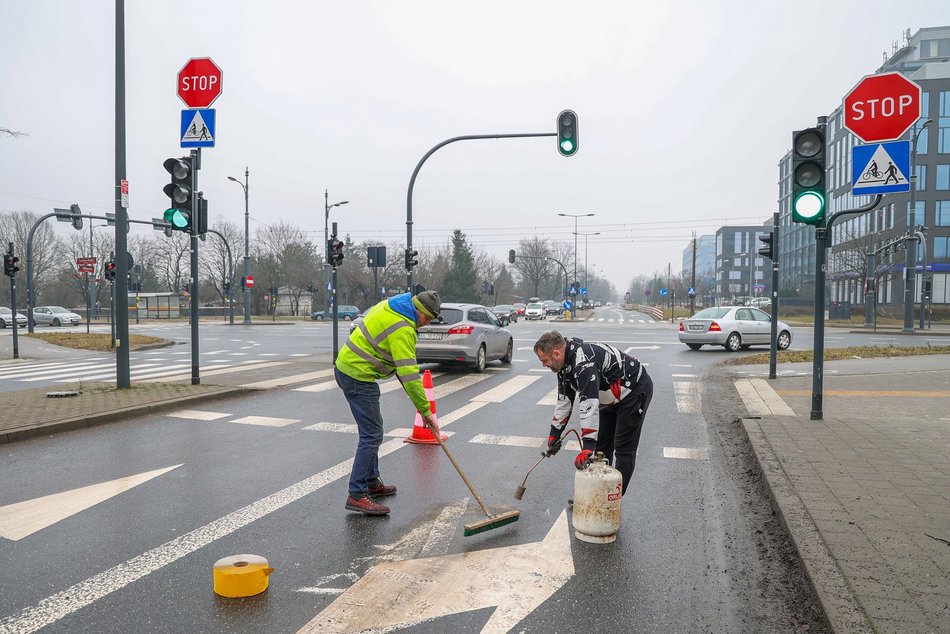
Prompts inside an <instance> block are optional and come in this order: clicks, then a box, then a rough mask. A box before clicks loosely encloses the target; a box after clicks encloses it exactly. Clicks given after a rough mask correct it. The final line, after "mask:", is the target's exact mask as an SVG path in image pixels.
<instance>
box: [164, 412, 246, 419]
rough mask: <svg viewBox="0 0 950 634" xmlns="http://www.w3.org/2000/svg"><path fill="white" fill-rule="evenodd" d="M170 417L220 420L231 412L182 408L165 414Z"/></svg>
mask: <svg viewBox="0 0 950 634" xmlns="http://www.w3.org/2000/svg"><path fill="white" fill-rule="evenodd" d="M165 415H166V416H168V417H170V418H186V419H188V420H218V419H220V418H227V417H228V416H230V415H231V414H223V413H221V412H202V411H199V410H196V409H180V410H178V411H177V412H171V413H170V414H165Z"/></svg>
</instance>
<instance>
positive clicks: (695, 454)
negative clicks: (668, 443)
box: [663, 447, 709, 460]
mask: <svg viewBox="0 0 950 634" xmlns="http://www.w3.org/2000/svg"><path fill="white" fill-rule="evenodd" d="M663 457H664V458H679V459H682V460H708V459H709V451H708V450H706V449H695V448H692V447H663Z"/></svg>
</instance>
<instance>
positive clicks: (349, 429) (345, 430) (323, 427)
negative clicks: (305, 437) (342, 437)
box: [304, 423, 359, 434]
mask: <svg viewBox="0 0 950 634" xmlns="http://www.w3.org/2000/svg"><path fill="white" fill-rule="evenodd" d="M304 429H306V430H309V431H332V432H337V433H342V434H358V433H359V428H358V427H357V426H356V425H354V424H346V423H314V424H313V425H308V426H307V427H304Z"/></svg>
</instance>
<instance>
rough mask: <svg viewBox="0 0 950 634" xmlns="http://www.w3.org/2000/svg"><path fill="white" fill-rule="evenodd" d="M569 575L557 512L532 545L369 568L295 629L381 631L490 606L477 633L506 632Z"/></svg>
mask: <svg viewBox="0 0 950 634" xmlns="http://www.w3.org/2000/svg"><path fill="white" fill-rule="evenodd" d="M573 576H574V559H573V555H572V553H571V539H570V532H569V530H568V526H567V513H566V512H564V511H562V512H561V514H560V515H559V516H558V518H557V520H555V522H554V525H553V526H552V527H551V529H550V530H549V531H548V534H547V536H545V538H544V539H543V540H542V541H540V542H533V543H529V544H519V545H517V546H507V547H503V548H489V549H486V550H476V551H470V552H464V553H458V554H453V555H444V556H441V557H427V558H423V559H410V560H406V561H395V562H386V563H382V564H378V565H376V566H373V567H372V568H370V570H369V571H368V572H367V573H366V575H364V576H363V578H362V579H360V580H359V581H358V582H356V583H355V584H353V585H352V586H351V587H350V588H349V589H347V591H346V592H344V593H343V594H342V595H340V596H339V597H337V599H336V600H334V601H333V603H331V604H330V605H329V606H327V608H326V609H324V610H323V611H322V612H320V613H319V614H318V615H317V616H316V617H314V619H313V620H311V621H310V622H309V623H307V624H306V625H305V626H304V627H302V628H301V629H300V630H299V634H304V633H310V632H326V631H331V630H332V631H336V632H357V631H366V630H371V631H375V632H381V631H385V632H389V631H392V630H394V629H396V628H397V627H400V626H404V625H406V624H408V623H422V622H426V621H429V620H432V619H436V618H438V617H440V616H446V615H449V614H459V613H463V612H472V611H475V610H481V609H484V608H490V607H494V608H495V610H493V612H492V615H491V617H490V618H489V619H488V621H487V623H485V625H484V627H483V628H482V631H483V632H507V631H509V630H511V629H512V628H513V627H514V626H515V625H516V624H517V623H518V622H520V621H521V620H522V619H523V618H524V617H526V616H527V615H528V614H531V612H533V611H534V610H535V609H537V607H538V606H540V605H541V604H542V603H544V601H546V600H547V599H548V598H549V597H550V596H551V595H553V594H554V593H555V592H557V591H558V590H559V589H560V588H561V587H562V586H563V585H564V584H565V583H567V582H568V581H569V580H570V579H571V577H573ZM409 597H411V600H409V599H408V598H409ZM428 629H431V628H428Z"/></svg>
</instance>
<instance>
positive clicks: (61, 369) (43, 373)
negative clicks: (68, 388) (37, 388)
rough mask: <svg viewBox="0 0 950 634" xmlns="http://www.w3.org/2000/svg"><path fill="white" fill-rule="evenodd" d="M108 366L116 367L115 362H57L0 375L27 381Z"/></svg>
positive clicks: (4, 377) (5, 377)
mask: <svg viewBox="0 0 950 634" xmlns="http://www.w3.org/2000/svg"><path fill="white" fill-rule="evenodd" d="M108 367H114V364H112V363H103V362H96V363H84V364H73V365H69V364H62V363H57V364H54V366H52V367H51V366H46V367H43V368H37V367H35V366H34V367H33V368H29V369H27V370H26V371H23V372H15V373H12V374H3V375H0V378H3V379H11V380H14V381H26V380H29V377H40V380H42V378H45V377H48V376H62V375H64V374H75V372H76V371H77V370H97V369H100V368H103V369H104V368H108Z"/></svg>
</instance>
